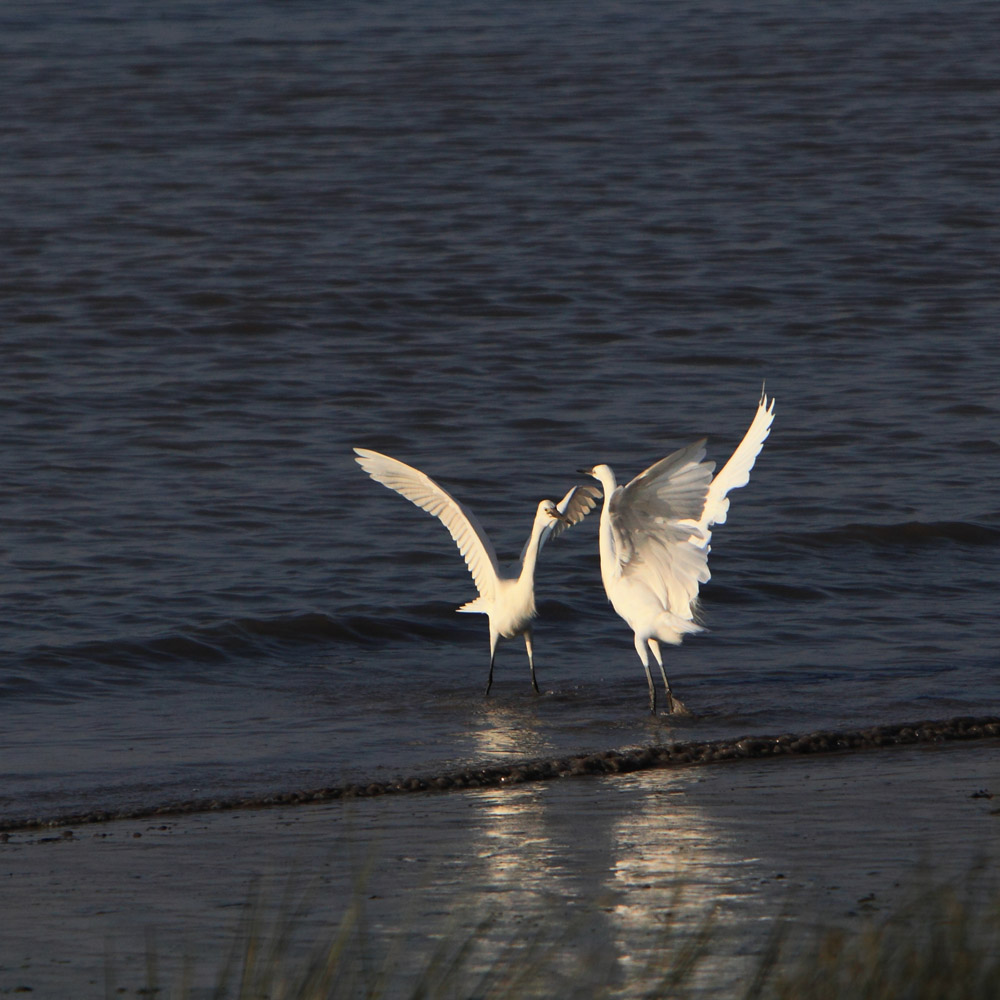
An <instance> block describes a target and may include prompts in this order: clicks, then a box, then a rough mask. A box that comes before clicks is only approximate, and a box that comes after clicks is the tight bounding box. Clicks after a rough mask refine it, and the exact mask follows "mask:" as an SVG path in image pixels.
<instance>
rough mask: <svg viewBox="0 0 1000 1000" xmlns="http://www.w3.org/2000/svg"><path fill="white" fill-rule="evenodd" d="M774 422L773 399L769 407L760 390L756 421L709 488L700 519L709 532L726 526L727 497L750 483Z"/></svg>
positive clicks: (702, 527) (765, 397) (705, 529)
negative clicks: (722, 525) (714, 527)
mask: <svg viewBox="0 0 1000 1000" xmlns="http://www.w3.org/2000/svg"><path fill="white" fill-rule="evenodd" d="M773 420H774V397H773V396H772V397H771V400H770V405H768V399H767V396H766V395H765V394H764V391H763V390H761V394H760V402H759V403H758V404H757V413H756V414H755V415H754V418H753V422H752V423H751V424H750V427H749V429H748V430H747V432H746V434H745V435H744V436H743V440H742V441H741V442H740V443H739V446H738V447H737V448H736V451H734V452H733V454H732V457H731V458H730V459H729V461H728V462H726V464H725V465H724V466H723V467H722V469H721V470H720V471H719V474H718V475H717V476H716V477H715V478H714V479H713V480H712V482H711V485H710V486H709V487H708V496H707V497H706V498H705V509H704V511H702V514H701V516H700V517H699V518H697V521H698V526H699V527H700V528H701V529H702V532H706V531H707V529H708V528H709V527H711V525H713V524H725V522H726V515H727V514H728V512H729V501H728V500H727V499H726V494H727V493H728V492H729V491H730V490H734V489H737V488H738V487H740V486H746V484H747V483H748V482H750V470H751V469H752V468H753V464H754V462H755V461H756V460H757V456H758V455H759V454H760V449H761V448H762V447H763V446H764V442H765V441H766V440H767V436H768V434H770V433H771V422H772V421H773Z"/></svg>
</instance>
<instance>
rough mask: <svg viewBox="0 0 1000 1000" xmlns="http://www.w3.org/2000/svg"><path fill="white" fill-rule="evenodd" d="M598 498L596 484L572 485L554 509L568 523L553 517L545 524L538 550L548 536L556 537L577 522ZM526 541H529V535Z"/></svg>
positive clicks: (540, 549) (590, 509)
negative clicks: (549, 522)
mask: <svg viewBox="0 0 1000 1000" xmlns="http://www.w3.org/2000/svg"><path fill="white" fill-rule="evenodd" d="M600 498H601V491H600V490H599V489H598V488H597V487H596V486H574V487H573V489H571V490H570V491H569V493H567V494H566V496H564V497H563V498H562V500H560V501H559V503H557V504H556V510H558V511H559V513H560V514H563V515H564V516H565V517H566V518H567V519H568V520H569V524H566V523H564V522H563V521H559V520H557V519H556V518H553V519H552V523H551V524H547V525H546V526H545V528H544V529H543V531H542V537H541V538H540V539H539V540H538V551H539V552H541V551H542V546H543V545H544V544H545V543H546V542H547V541H548V540H549V539H550V538H558V537H559V536H560V535H561V534H562V533H563V532H564V531H565V530H566V529H567V528H572V527H573V525H574V524H579V523H580V522H581V521H582V520H583V519H584V518H585V517H586V516H587V515H588V514H589V513H590V512H591V511H592V510H593V509H594V508H595V507H596V506H597V501H598V500H599V499H600ZM528 541H529V542H530V541H531V539H530V537H529V539H528ZM527 547H528V542H525V543H524V548H525V549H526V548H527ZM521 559H522V560H523V559H524V549H522V550H521Z"/></svg>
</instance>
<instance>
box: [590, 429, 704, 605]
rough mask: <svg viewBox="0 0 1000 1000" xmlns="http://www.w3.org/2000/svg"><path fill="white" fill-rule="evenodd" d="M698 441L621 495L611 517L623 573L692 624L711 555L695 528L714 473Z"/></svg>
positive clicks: (619, 492)
mask: <svg viewBox="0 0 1000 1000" xmlns="http://www.w3.org/2000/svg"><path fill="white" fill-rule="evenodd" d="M704 457H705V442H704V441H696V442H694V443H693V444H690V445H688V446H687V447H686V448H681V449H679V450H678V451H675V452H674V453H673V454H672V455H668V456H667V457H666V458H664V459H661V460H660V461H659V462H657V463H656V464H655V465H651V466H650V467H649V468H648V469H646V471H645V472H642V473H640V474H639V475H638V476H636V477H635V479H633V480H632V481H631V482H630V483H629V484H628V485H627V486H625V487H622V488H621V489H620V490H616V491H615V493H614V494H613V496H612V498H611V502H610V504H609V507H608V513H609V516H610V521H611V530H612V534H613V537H614V543H615V553H616V555H617V557H618V569H619V573H620V574H621V575H624V576H631V577H634V578H636V579H639V580H641V581H642V582H643V583H645V584H646V586H647V587H648V588H649V589H650V590H651V591H652V592H653V593H654V594H655V595H656V597H657V599H658V600H659V601H660V602H661V603H662V604H663V606H664V608H665V609H666V610H669V611H671V612H672V613H673V614H675V615H677V616H679V617H681V618H684V619H685V620H688V621H690V620H691V618H692V617H693V614H694V610H693V604H694V599H695V598H696V597H697V596H698V587H699V585H700V584H702V583H704V582H706V581H707V580H708V579H709V573H708V550H707V548H706V547H705V546H704V545H703V539H702V537H701V535H700V533H699V532H698V529H697V528H696V527H694V526H693V525H692V524H691V521H692V520H693V519H696V518H697V517H699V516H700V514H701V513H702V511H703V510H704V507H705V497H706V495H707V493H708V488H709V484H710V483H711V480H712V472H713V471H714V470H715V463H714V462H705V461H702V459H703V458H704Z"/></svg>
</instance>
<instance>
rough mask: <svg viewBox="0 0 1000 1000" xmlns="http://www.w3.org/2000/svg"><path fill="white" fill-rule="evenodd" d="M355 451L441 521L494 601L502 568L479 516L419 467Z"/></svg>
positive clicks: (378, 477) (376, 475)
mask: <svg viewBox="0 0 1000 1000" xmlns="http://www.w3.org/2000/svg"><path fill="white" fill-rule="evenodd" d="M354 451H355V454H356V455H357V456H358V457H357V458H356V459H355V461H356V462H357V463H358V465H360V466H361V468H362V469H364V470H365V472H367V473H368V475H369V476H371V477H372V479H374V480H375V481H376V482H379V483H381V484H382V485H383V486H388V487H389V489H390V490H395V491H396V492H397V493H399V494H400V495H401V496H404V497H406V499H407V500H409V501H410V502H411V503H414V504H416V505H417V506H418V507H420V508H421V509H422V510H426V511H427V513H428V514H433V515H434V516H435V517H436V518H438V519H439V520H440V521H441V523H442V524H443V525H444V526H445V527H446V528H447V529H448V532H449V533H450V535H451V537H452V538H454V539H455V544H456V545H457V546H458V550H459V551H460V552H461V553H462V555H463V557H464V558H465V562H466V565H467V566H468V567H469V572H470V573H471V574H472V579H473V580H474V581H475V584H476V589H477V590H478V591H479V593H480V595H481V596H482V597H484V598H486V599H487V600H492V599H493V596H494V594H495V592H496V582H497V579H498V577H499V575H500V569H499V565H498V563H497V556H496V552H494V550H493V543H492V542H491V541H490V540H489V537H488V536H487V534H486V532H485V531H484V530H483V527H482V525H481V524H480V523H479V521H478V519H477V518H476V515H475V514H473V513H472V511H471V510H469V509H468V507H465V506H464V505H462V504H460V503H459V502H458V501H457V500H456V499H455V498H454V497H453V496H452V495H451V494H450V493H448V492H447V491H445V490H443V489H442V488H441V487H440V486H438V484H437V483H436V482H434V480H433V479H431V477H430V476H427V475H424V473H422V472H421V471H420V470H419V469H414V468H413V467H412V466H409V465H405V464H404V463H403V462H399V461H397V460H396V459H395V458H390V457H389V456H388V455H382V454H380V453H379V452H377V451H369V450H368V449H367V448H355V449H354Z"/></svg>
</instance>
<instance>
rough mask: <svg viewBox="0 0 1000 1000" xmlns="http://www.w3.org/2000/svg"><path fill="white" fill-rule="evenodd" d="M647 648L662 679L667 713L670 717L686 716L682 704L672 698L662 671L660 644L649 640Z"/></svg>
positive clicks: (665, 673)
mask: <svg viewBox="0 0 1000 1000" xmlns="http://www.w3.org/2000/svg"><path fill="white" fill-rule="evenodd" d="M649 648H650V649H651V650H652V651H653V656H655V657H656V662H657V663H658V664H659V666H660V675H661V676H662V677H663V688H664V690H665V691H666V692H667V712H669V713H670V714H671V715H687V714H688V710H687V709H686V708H685V707H684V702H682V701H681V700H680V698H677V697H675V696H674V693H673V691H671V690H670V681H668V680H667V672H666V671H665V670H664V669H663V657H662V656H660V644H659V643H658V642H657V641H656V640H655V639H650V640H649Z"/></svg>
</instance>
